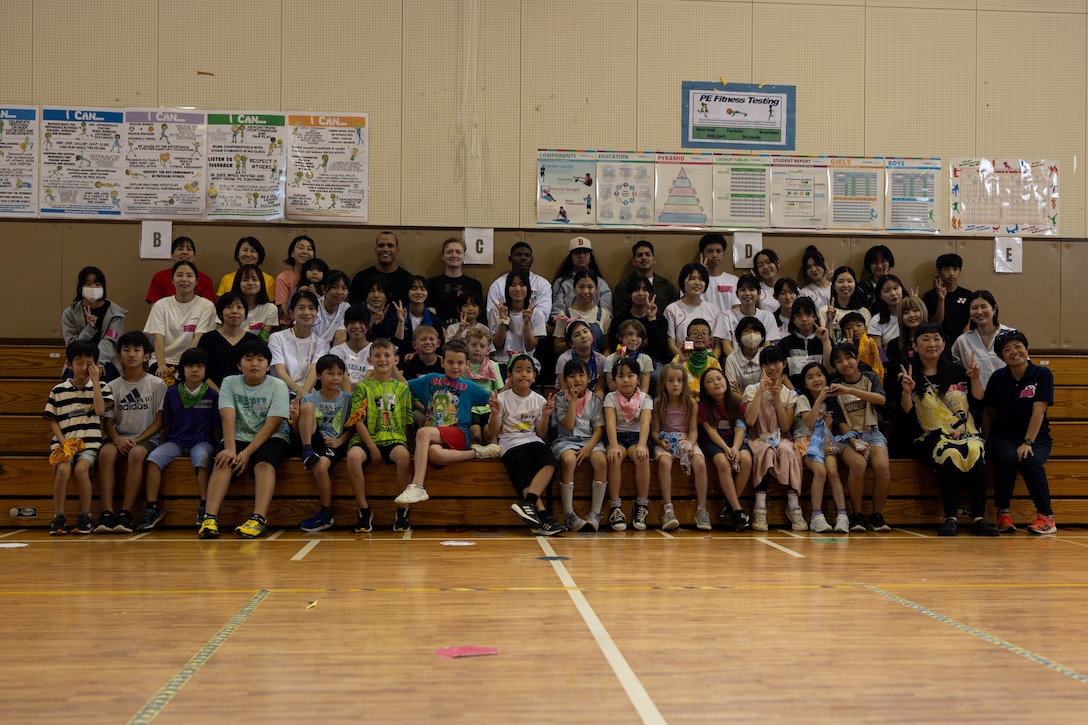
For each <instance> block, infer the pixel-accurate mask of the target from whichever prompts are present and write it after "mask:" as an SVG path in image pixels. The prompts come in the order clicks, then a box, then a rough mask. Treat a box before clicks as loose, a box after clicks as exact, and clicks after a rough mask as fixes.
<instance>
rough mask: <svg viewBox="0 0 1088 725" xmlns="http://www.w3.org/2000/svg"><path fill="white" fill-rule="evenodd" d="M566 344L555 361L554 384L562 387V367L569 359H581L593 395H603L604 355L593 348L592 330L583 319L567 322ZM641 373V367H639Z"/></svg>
mask: <svg viewBox="0 0 1088 725" xmlns="http://www.w3.org/2000/svg"><path fill="white" fill-rule="evenodd" d="M565 335H566V339H567V346H568V347H569V348H570V349H569V350H567V351H566V352H564V353H563V354H562V355H560V356H559V359H558V360H556V362H555V378H556V380H555V386H556V388H558V389H562V388H563V387H564V386H565V385H566V383H564V381H563V368H565V367H566V365H567V363H568V362H570V361H571V360H581V361H582V362H584V363H585V364H586V367H587V368H588V369H589V389H590V390H592V391H593V393H594V395H598V396H601V397H604V390H605V384H604V375H603V374H602V373H603V372H604V364H605V357H604V355H602V354H601V353H599V352H597V351H596V350H594V349H593V331H592V330H591V329H590V328H589V323H587V322H585V321H584V320H572V321H570V322H569V323H567V330H566V333H565ZM639 370H640V374H641V367H640V368H639Z"/></svg>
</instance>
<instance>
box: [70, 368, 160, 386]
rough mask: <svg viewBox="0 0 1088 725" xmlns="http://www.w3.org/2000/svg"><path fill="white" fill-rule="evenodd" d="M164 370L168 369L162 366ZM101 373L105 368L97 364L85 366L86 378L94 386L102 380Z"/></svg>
mask: <svg viewBox="0 0 1088 725" xmlns="http://www.w3.org/2000/svg"><path fill="white" fill-rule="evenodd" d="M164 369H168V368H165V366H164ZM103 372H105V368H103V367H102V366H101V365H99V364H98V363H91V364H90V365H88V366H87V376H88V377H89V378H90V379H91V382H92V383H94V384H95V385H98V381H99V380H101V379H102V373H103Z"/></svg>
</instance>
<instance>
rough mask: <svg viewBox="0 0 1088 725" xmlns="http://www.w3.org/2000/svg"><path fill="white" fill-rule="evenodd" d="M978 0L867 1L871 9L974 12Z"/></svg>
mask: <svg viewBox="0 0 1088 725" xmlns="http://www.w3.org/2000/svg"><path fill="white" fill-rule="evenodd" d="M977 1H978V0H865V4H866V6H868V7H871V8H879V7H884V8H910V9H912V10H918V9H935V10H974V9H975V4H976V3H977Z"/></svg>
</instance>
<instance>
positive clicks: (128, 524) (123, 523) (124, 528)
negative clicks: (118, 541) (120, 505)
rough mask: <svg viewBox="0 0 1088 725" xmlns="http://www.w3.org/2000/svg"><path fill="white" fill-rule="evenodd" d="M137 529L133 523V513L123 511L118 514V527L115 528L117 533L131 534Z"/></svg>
mask: <svg viewBox="0 0 1088 725" xmlns="http://www.w3.org/2000/svg"><path fill="white" fill-rule="evenodd" d="M135 528H136V527H135V526H134V525H133V523H132V512H131V511H122V512H121V513H119V514H117V525H116V526H114V527H113V530H114V532H115V533H118V534H131V533H132V531H133V530H134V529H135Z"/></svg>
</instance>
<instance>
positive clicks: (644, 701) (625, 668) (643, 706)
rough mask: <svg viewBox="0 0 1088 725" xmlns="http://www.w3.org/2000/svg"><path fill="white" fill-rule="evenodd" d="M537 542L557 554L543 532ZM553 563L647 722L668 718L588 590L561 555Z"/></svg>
mask: <svg viewBox="0 0 1088 725" xmlns="http://www.w3.org/2000/svg"><path fill="white" fill-rule="evenodd" d="M537 542H538V543H539V544H540V548H541V549H543V550H544V554H545V556H549V557H554V556H555V555H556V554H555V549H553V548H552V545H551V543H549V542H548V541H547V540H546V539H545V538H544V537H543V536H539V537H537ZM548 563H550V564H551V565H552V569H554V570H555V573H556V575H557V576H558V577H559V581H560V582H561V583H562V584H563V586H564V587H566V588H567V595H568V596H570V598H571V601H573V602H574V606H575V607H576V608H577V609H578V613H579V614H581V615H582V620H583V621H584V622H585V623H586V627H588V628H589V632H590V634H592V635H593V639H595V640H596V641H597V646H598V647H600V649H601V652H602V653H603V654H604V657H605V659H606V660H608V664H609V665H610V666H611V667H612V671H613V672H614V673H615V674H616V679H618V680H619V682H620V685H621V686H622V687H623V689H624V691H625V692H626V693H627V698H628V699H629V700H630V701H631V704H632V705H634V707H635V711H636V712H637V713H638V715H639V717H640V718H641V719H642V722H644V723H662V724H664V723H665V718H664V717H663V716H662V715H661V712H660V711H659V710H658V709H657V705H655V704H654V701H653V699H652V698H651V697H650V694H649V693H648V692H646V688H644V687H643V686H642V683H641V682H640V681H639V679H638V675H636V674H635V671H634V670H632V669H631V665H629V664H627V659H626V658H625V657H624V656H623V653H622V652H620V648H619V647H617V646H616V643H615V641H614V640H613V639H612V636H611V635H610V634H609V633H608V630H607V629H606V628H605V626H604V623H602V622H601V620H600V618H599V617H598V616H597V613H596V612H594V611H593V607H592V606H590V604H589V601H587V600H586V597H585V594H583V593H582V592H581V591H580V590H579V589H578V585H577V584H575V583H574V579H573V578H572V577H571V575H570V573H569V572H568V571H567V568H566V567H565V566H563V562H562V561H561V560H558V559H552V560H551V561H549V562H548Z"/></svg>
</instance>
